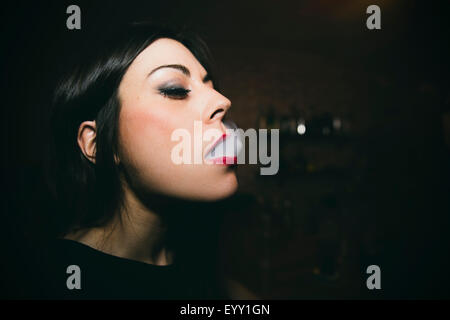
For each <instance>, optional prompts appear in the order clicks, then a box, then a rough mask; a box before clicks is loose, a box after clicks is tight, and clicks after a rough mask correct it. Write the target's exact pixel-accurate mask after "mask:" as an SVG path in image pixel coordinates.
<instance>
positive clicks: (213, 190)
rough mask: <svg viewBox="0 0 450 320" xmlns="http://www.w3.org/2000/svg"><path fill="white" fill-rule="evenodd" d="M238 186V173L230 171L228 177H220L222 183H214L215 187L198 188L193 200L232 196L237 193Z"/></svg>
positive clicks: (221, 198)
mask: <svg viewBox="0 0 450 320" xmlns="http://www.w3.org/2000/svg"><path fill="white" fill-rule="evenodd" d="M237 188H238V181H237V178H236V174H235V173H234V172H230V173H229V174H227V176H226V177H223V178H221V179H220V183H216V184H214V186H213V187H211V186H206V187H205V188H204V189H201V190H198V192H197V194H196V195H194V196H193V197H192V198H191V200H197V201H208V202H213V201H219V200H223V199H225V198H228V197H230V196H232V195H233V194H234V193H236V191H237Z"/></svg>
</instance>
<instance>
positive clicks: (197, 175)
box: [39, 24, 238, 299]
mask: <svg viewBox="0 0 450 320" xmlns="http://www.w3.org/2000/svg"><path fill="white" fill-rule="evenodd" d="M96 41H97V47H98V48H89V49H90V50H89V51H90V52H88V55H87V57H86V58H85V59H78V62H77V63H78V64H77V66H76V67H75V68H73V69H71V68H68V69H69V72H68V76H66V77H65V78H64V80H63V81H61V82H60V84H59V85H58V88H57V90H56V93H55V99H54V109H53V113H52V119H51V137H52V141H51V142H52V143H51V145H50V147H51V148H50V151H49V154H50V160H51V161H50V162H49V177H50V182H51V185H52V190H53V193H54V195H55V202H56V207H57V210H56V225H57V227H58V230H59V231H60V232H59V239H58V240H57V241H55V242H54V243H53V245H51V246H50V247H49V250H46V253H45V256H42V257H41V258H39V259H40V260H41V261H43V266H42V269H43V270H45V274H46V276H43V279H45V281H43V282H42V283H41V284H40V287H39V288H40V289H39V290H42V292H43V294H45V295H46V296H48V297H56V298H59V297H62V298H155V299H168V298H194V299H197V298H214V297H220V296H218V295H217V294H218V293H217V291H215V288H216V285H215V284H214V281H213V279H214V277H213V276H211V277H210V275H211V273H212V270H211V268H213V267H212V261H208V259H210V258H211V252H205V250H206V249H205V248H203V249H202V247H201V245H202V244H205V243H208V241H210V240H211V239H208V232H210V233H211V232H215V231H214V230H215V229H214V226H212V225H208V224H207V223H208V222H207V220H205V219H211V217H214V216H215V215H216V214H217V211H218V210H220V209H218V208H220V206H218V202H220V201H225V200H226V199H227V198H229V196H231V195H232V194H233V193H234V192H235V191H236V188H237V185H238V184H237V179H236V173H235V165H234V164H233V163H231V164H229V163H225V164H224V163H220V161H219V162H217V161H215V162H214V161H213V162H211V161H209V162H208V161H202V163H192V164H186V163H182V164H177V163H175V161H173V155H174V152H173V150H174V148H175V146H176V145H177V144H178V143H179V141H178V142H176V141H173V133H174V132H175V131H176V130H183V132H188V133H189V134H190V135H191V136H192V137H194V136H195V134H198V132H197V133H196V132H194V131H195V130H198V129H196V128H198V125H201V128H202V129H201V130H202V132H203V133H205V132H207V131H208V130H209V131H210V132H211V131H212V130H214V132H219V133H220V135H221V134H223V133H225V132H226V126H225V123H224V117H225V115H226V114H227V112H228V110H229V108H230V107H231V102H230V100H228V99H227V98H226V97H225V96H223V95H222V94H221V93H220V92H219V91H218V88H217V82H216V79H215V74H214V71H213V69H212V65H211V60H210V55H209V51H208V49H207V47H206V45H205V44H204V43H203V42H202V41H201V40H200V39H199V38H198V37H197V36H195V35H193V34H191V33H187V32H179V31H174V30H171V29H169V28H165V27H160V26H155V25H151V24H133V25H131V26H128V27H126V28H122V29H121V30H120V31H119V32H115V33H114V34H113V35H112V37H111V39H109V40H107V41H105V42H101V41H100V40H99V39H96ZM196 126H197V127H196ZM193 139H194V138H193ZM220 139H221V137H218V139H216V138H214V139H210V141H207V140H206V139H203V140H202V144H201V145H200V146H198V145H197V147H195V146H192V150H191V151H192V154H194V153H195V152H197V151H198V150H194V149H195V148H197V149H198V148H200V149H201V154H202V155H204V154H206V151H208V150H210V149H211V147H213V145H214V144H217V143H218V142H219V140H220ZM225 139H226V137H225ZM185 151H186V150H185ZM211 221H214V219H212V220H211ZM216 222H217V220H216ZM201 223H203V224H201ZM199 224H201V225H200V228H197V229H203V230H201V231H203V233H197V231H198V230H196V231H194V229H192V228H195V226H196V225H197V226H199ZM205 234H206V236H205ZM209 236H215V234H209ZM212 240H214V239H212ZM213 242H214V241H212V242H211V243H213ZM209 249H210V250H213V246H210V247H209ZM202 250H203V251H202ZM206 251H208V250H206ZM44 282H45V283H44Z"/></svg>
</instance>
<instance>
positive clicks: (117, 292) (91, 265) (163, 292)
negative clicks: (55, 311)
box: [33, 239, 210, 299]
mask: <svg viewBox="0 0 450 320" xmlns="http://www.w3.org/2000/svg"><path fill="white" fill-rule="evenodd" d="M38 260H39V261H38V265H39V267H38V268H39V271H40V272H39V280H38V284H36V283H35V284H34V285H33V286H34V289H35V291H36V292H37V295H38V296H37V298H44V299H206V298H210V296H208V294H207V291H208V288H207V286H208V285H207V284H205V282H204V281H203V280H202V279H195V277H194V278H193V277H192V276H189V273H188V272H186V269H183V267H182V266H180V265H178V264H176V263H175V264H173V265H168V266H157V265H151V264H147V263H144V262H139V261H134V260H130V259H125V258H120V257H117V256H113V255H110V254H106V253H104V252H101V251H99V250H96V249H94V248H91V247H89V246H87V245H84V244H82V243H80V242H77V241H73V240H68V239H58V240H55V241H53V242H52V243H51V245H50V246H49V247H48V248H47V249H46V250H45V251H44V252H42V253H40V255H39V259H38ZM71 266H72V267H71ZM35 273H36V269H35ZM36 289H37V290H36Z"/></svg>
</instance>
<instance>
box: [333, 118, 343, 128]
mask: <svg viewBox="0 0 450 320" xmlns="http://www.w3.org/2000/svg"><path fill="white" fill-rule="evenodd" d="M341 127H342V122H341V119H339V118H334V119H333V128H335V129H336V130H339V129H340V128H341Z"/></svg>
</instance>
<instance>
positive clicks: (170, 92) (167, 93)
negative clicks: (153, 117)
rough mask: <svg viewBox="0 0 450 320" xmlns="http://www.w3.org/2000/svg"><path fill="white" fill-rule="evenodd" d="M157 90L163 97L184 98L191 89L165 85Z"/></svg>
mask: <svg viewBox="0 0 450 320" xmlns="http://www.w3.org/2000/svg"><path fill="white" fill-rule="evenodd" d="M158 90H159V92H160V93H161V94H162V95H163V96H164V97H167V98H171V99H185V98H186V97H187V96H188V93H189V92H191V90H189V89H185V88H182V87H167V88H160V89H158Z"/></svg>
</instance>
